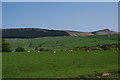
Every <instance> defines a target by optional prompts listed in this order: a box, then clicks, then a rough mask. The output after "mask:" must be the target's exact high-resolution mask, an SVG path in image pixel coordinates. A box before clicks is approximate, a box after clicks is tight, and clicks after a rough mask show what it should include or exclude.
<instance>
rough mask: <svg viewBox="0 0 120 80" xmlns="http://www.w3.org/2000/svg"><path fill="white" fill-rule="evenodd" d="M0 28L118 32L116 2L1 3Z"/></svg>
mask: <svg viewBox="0 0 120 80" xmlns="http://www.w3.org/2000/svg"><path fill="white" fill-rule="evenodd" d="M2 9H3V10H2V13H3V16H2V17H3V18H2V21H3V25H2V26H3V27H2V28H22V27H26V28H44V29H55V30H76V31H84V32H90V31H96V30H100V29H106V28H108V29H111V30H115V31H118V3H117V2H3V3H2Z"/></svg>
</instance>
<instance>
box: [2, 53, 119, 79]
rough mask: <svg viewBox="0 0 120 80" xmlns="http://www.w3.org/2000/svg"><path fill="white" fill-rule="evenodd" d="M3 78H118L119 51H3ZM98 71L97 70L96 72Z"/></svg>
mask: <svg viewBox="0 0 120 80" xmlns="http://www.w3.org/2000/svg"><path fill="white" fill-rule="evenodd" d="M2 57H3V78H81V77H85V78H93V77H96V76H95V74H97V73H101V72H111V73H112V75H111V76H108V77H111V78H118V76H117V73H116V72H117V71H118V52H117V51H90V52H86V51H73V52H72V53H71V52H69V51H57V52H56V53H51V52H40V53H37V52H36V53H35V52H33V53H32V52H31V53H28V52H4V53H2ZM95 71H96V72H95Z"/></svg>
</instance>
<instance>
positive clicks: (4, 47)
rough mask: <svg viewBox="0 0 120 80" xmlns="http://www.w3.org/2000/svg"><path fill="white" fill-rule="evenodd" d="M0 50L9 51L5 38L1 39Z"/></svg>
mask: <svg viewBox="0 0 120 80" xmlns="http://www.w3.org/2000/svg"><path fill="white" fill-rule="evenodd" d="M2 52H11V50H10V44H9V43H8V42H6V41H5V39H2Z"/></svg>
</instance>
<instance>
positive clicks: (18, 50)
mask: <svg viewBox="0 0 120 80" xmlns="http://www.w3.org/2000/svg"><path fill="white" fill-rule="evenodd" d="M24 51H25V49H24V48H22V47H17V48H16V49H15V52H24Z"/></svg>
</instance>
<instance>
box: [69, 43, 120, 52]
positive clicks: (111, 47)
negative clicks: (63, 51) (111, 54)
mask: <svg viewBox="0 0 120 80" xmlns="http://www.w3.org/2000/svg"><path fill="white" fill-rule="evenodd" d="M119 45H120V44H104V45H97V46H84V47H76V48H71V49H72V50H85V51H86V50H113V51H115V50H120V46H119Z"/></svg>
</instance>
